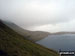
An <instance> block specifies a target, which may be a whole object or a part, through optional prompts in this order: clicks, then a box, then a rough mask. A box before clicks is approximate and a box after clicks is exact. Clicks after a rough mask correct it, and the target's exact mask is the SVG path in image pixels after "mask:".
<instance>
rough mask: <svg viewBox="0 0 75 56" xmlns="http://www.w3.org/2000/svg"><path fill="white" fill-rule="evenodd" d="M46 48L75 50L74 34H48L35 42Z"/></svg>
mask: <svg viewBox="0 0 75 56" xmlns="http://www.w3.org/2000/svg"><path fill="white" fill-rule="evenodd" d="M37 43H38V44H41V45H43V46H45V47H47V48H50V49H54V50H56V51H58V50H60V49H61V50H65V51H66V50H68V51H69V50H70V51H74V50H75V34H62V35H49V36H48V37H46V38H44V39H42V40H40V41H38V42H37Z"/></svg>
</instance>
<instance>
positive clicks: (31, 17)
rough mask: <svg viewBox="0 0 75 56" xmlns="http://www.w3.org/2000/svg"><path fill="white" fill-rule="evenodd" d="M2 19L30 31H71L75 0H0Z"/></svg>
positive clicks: (74, 17)
mask: <svg viewBox="0 0 75 56" xmlns="http://www.w3.org/2000/svg"><path fill="white" fill-rule="evenodd" d="M0 18H1V19H4V20H9V21H12V22H14V23H16V24H17V25H19V26H21V27H23V28H26V29H30V30H39V29H40V30H43V31H51V32H52V31H53V32H54V31H62V30H64V29H66V30H67V31H69V30H71V29H69V30H68V29H67V28H69V25H70V24H72V23H68V22H70V21H72V20H74V19H75V0H0ZM64 23H65V24H66V25H65V26H66V27H64V29H62V28H63V26H64ZM73 24H74V23H73ZM73 24H72V25H73ZM59 25H60V26H59ZM67 25H68V26H67ZM71 27H72V26H71ZM42 28H43V29H42ZM50 28H52V29H50ZM72 28H74V27H72ZM59 29H60V30H59ZM66 30H65V31H66Z"/></svg>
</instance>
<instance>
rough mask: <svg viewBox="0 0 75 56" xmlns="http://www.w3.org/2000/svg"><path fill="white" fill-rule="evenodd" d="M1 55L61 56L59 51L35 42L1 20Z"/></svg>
mask: <svg viewBox="0 0 75 56" xmlns="http://www.w3.org/2000/svg"><path fill="white" fill-rule="evenodd" d="M0 56H59V55H58V53H57V52H55V51H53V50H51V49H47V48H45V47H42V46H41V45H39V44H35V43H33V42H31V41H29V40H27V39H25V38H24V37H23V36H21V35H19V34H18V33H16V32H15V31H13V30H12V29H10V28H9V27H7V26H6V25H5V24H3V23H2V21H0Z"/></svg>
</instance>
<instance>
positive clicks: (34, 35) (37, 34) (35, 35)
mask: <svg viewBox="0 0 75 56" xmlns="http://www.w3.org/2000/svg"><path fill="white" fill-rule="evenodd" d="M3 22H4V23H5V24H6V25H7V26H9V27H10V28H12V29H13V30H15V31H16V32H18V33H19V34H21V35H23V36H28V37H29V38H27V39H30V40H32V41H38V40H41V39H43V38H45V37H47V36H48V35H50V33H49V32H43V31H29V30H25V29H23V28H21V27H19V26H17V25H16V24H14V23H11V22H7V21H3Z"/></svg>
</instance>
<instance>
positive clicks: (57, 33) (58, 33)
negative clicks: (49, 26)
mask: <svg viewBox="0 0 75 56" xmlns="http://www.w3.org/2000/svg"><path fill="white" fill-rule="evenodd" d="M52 34H53V35H60V34H75V32H56V33H52Z"/></svg>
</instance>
